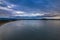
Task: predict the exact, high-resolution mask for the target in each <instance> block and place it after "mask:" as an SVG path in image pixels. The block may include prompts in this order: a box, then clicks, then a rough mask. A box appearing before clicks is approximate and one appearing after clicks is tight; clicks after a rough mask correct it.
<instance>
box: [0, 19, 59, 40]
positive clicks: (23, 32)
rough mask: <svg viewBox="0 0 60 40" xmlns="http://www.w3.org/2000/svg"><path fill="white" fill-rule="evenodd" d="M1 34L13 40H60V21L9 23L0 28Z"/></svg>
mask: <svg viewBox="0 0 60 40" xmlns="http://www.w3.org/2000/svg"><path fill="white" fill-rule="evenodd" d="M2 31H3V32H5V35H3V32H2ZM0 33H2V35H3V36H4V37H7V38H8V39H11V38H12V39H11V40H22V39H23V40H60V38H59V37H60V20H20V21H14V22H9V23H6V24H4V25H2V26H1V27H0ZM7 34H8V35H7ZM9 36H10V37H9Z"/></svg>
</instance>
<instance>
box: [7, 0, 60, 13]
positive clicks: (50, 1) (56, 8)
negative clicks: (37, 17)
mask: <svg viewBox="0 0 60 40" xmlns="http://www.w3.org/2000/svg"><path fill="white" fill-rule="evenodd" d="M6 1H7V2H9V3H12V4H15V5H18V6H17V7H15V8H14V9H16V10H23V11H37V12H38V11H43V12H58V13H60V0H6Z"/></svg>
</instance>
